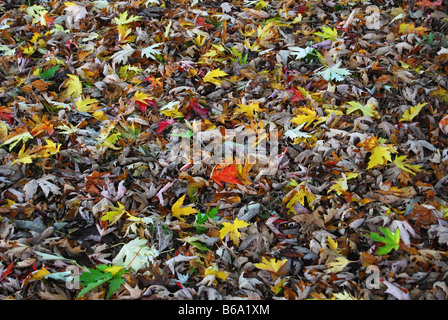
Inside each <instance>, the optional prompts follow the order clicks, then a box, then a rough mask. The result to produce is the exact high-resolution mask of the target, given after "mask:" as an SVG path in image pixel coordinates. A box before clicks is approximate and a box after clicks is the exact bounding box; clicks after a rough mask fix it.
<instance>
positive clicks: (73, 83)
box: [62, 74, 82, 98]
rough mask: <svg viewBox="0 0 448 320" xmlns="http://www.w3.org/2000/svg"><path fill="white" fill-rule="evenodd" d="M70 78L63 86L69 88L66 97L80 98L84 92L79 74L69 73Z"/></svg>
mask: <svg viewBox="0 0 448 320" xmlns="http://www.w3.org/2000/svg"><path fill="white" fill-rule="evenodd" d="M67 77H68V79H67V80H65V81H64V83H63V84H62V87H63V88H67V89H66V91H65V97H66V98H68V97H72V98H78V97H80V96H81V94H82V84H81V81H80V80H79V78H78V76H75V75H74V74H67Z"/></svg>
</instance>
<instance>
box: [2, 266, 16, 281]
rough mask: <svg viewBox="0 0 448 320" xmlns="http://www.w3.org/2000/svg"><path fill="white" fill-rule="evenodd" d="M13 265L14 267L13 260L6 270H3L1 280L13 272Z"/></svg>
mask: <svg viewBox="0 0 448 320" xmlns="http://www.w3.org/2000/svg"><path fill="white" fill-rule="evenodd" d="M12 267H14V262H11V264H10V265H9V266H8V267H6V269H5V270H3V272H2V275H1V277H0V280H2V279H4V278H5V277H6V276H7V275H8V274H10V273H11V272H12Z"/></svg>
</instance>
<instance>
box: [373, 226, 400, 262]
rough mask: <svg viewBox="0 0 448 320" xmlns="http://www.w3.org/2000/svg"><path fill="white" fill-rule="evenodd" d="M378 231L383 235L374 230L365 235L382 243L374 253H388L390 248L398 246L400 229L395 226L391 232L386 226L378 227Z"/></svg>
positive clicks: (397, 247)
mask: <svg viewBox="0 0 448 320" xmlns="http://www.w3.org/2000/svg"><path fill="white" fill-rule="evenodd" d="M380 231H381V232H382V233H383V234H384V235H385V237H383V236H381V235H379V234H378V233H376V232H370V234H369V235H367V237H369V238H371V239H372V240H374V241H378V242H382V243H384V246H382V247H381V248H379V249H378V250H377V251H376V254H378V255H380V256H381V255H385V254H388V253H389V252H390V251H391V250H392V249H395V250H398V249H399V248H400V229H398V228H397V229H396V230H395V233H393V234H392V232H391V231H390V230H389V229H388V228H382V227H380Z"/></svg>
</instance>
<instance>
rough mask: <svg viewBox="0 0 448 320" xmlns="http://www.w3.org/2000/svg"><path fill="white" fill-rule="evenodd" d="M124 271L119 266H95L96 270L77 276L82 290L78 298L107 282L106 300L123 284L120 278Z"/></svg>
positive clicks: (89, 270)
mask: <svg viewBox="0 0 448 320" xmlns="http://www.w3.org/2000/svg"><path fill="white" fill-rule="evenodd" d="M125 271H126V270H125V269H123V268H122V267H120V266H107V265H104V264H101V265H98V266H96V269H94V268H89V269H87V271H84V272H83V273H81V275H80V276H79V280H80V281H81V284H82V286H83V287H84V288H83V289H82V290H81V291H80V292H79V294H78V298H80V297H82V296H83V295H85V294H86V293H87V292H89V291H91V290H93V289H95V288H97V287H99V286H101V285H102V284H105V283H106V282H109V291H108V293H107V296H106V298H109V297H110V296H112V295H113V294H114V292H115V291H117V290H118V289H120V286H121V284H122V283H123V282H124V279H122V278H121V276H122V275H123V274H124V273H125Z"/></svg>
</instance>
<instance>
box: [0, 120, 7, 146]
mask: <svg viewBox="0 0 448 320" xmlns="http://www.w3.org/2000/svg"><path fill="white" fill-rule="evenodd" d="M7 136H8V126H7V125H6V124H4V123H3V122H1V121H0V140H2V141H4V140H5V138H6V137H7Z"/></svg>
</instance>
